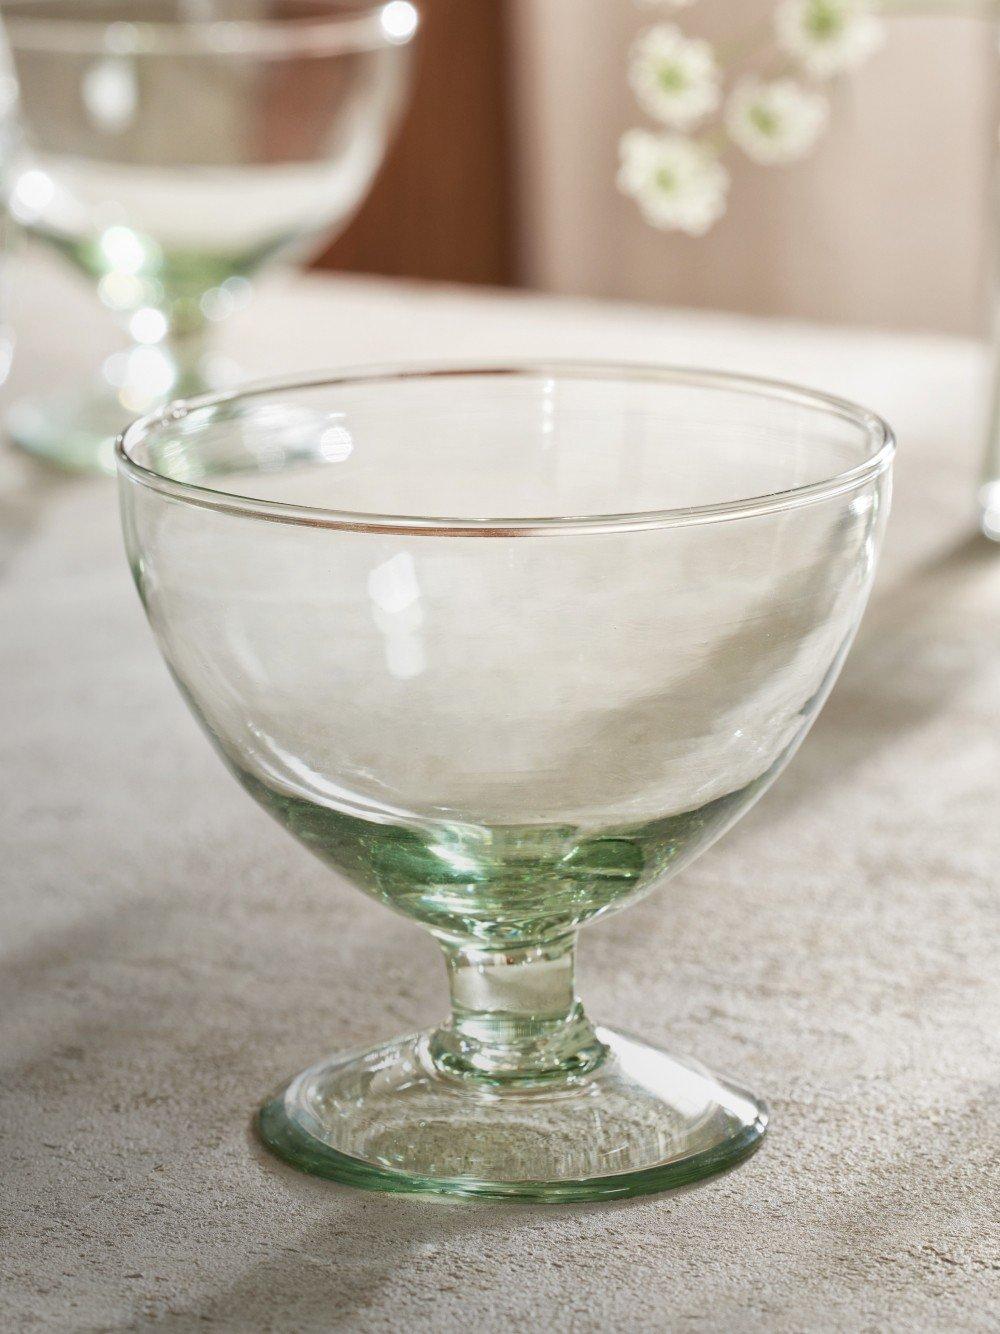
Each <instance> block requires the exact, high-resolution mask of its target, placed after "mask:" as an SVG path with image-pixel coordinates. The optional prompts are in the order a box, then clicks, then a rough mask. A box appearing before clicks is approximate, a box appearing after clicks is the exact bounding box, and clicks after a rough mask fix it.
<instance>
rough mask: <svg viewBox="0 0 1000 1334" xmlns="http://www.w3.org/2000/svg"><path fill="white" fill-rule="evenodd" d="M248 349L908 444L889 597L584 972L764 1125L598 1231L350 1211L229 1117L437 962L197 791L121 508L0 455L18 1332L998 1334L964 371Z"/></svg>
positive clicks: (438, 304)
mask: <svg viewBox="0 0 1000 1334" xmlns="http://www.w3.org/2000/svg"><path fill="white" fill-rule="evenodd" d="M30 292H31V296H32V301H31V302H30V303H28V302H25V301H24V300H22V307H21V315H22V319H21V324H22V326H23V334H22V343H21V348H20V358H19V366H18V370H17V378H18V379H20V380H21V382H22V383H23V382H24V381H26V380H29V379H34V380H35V381H36V382H38V381H40V380H43V379H45V378H46V377H47V376H48V375H51V374H52V373H53V371H52V369H51V368H52V367H69V366H70V365H71V364H73V362H74V361H75V360H78V359H79V356H80V349H81V348H84V349H85V350H88V351H90V352H92V351H93V348H94V346H95V345H96V343H97V341H98V337H97V335H96V334H95V336H94V338H90V337H89V336H84V337H76V338H75V339H74V341H73V342H72V343H71V342H70V341H69V340H68V339H67V338H66V336H65V335H64V334H63V333H62V330H63V329H65V328H68V327H76V326H75V325H71V321H73V320H75V319H76V318H78V315H77V306H76V303H75V298H73V300H70V296H69V295H67V294H66V293H65V292H64V289H63V288H62V287H61V286H60V287H59V289H58V291H56V290H55V289H51V290H50V287H49V285H48V284H47V282H43V281H42V280H41V279H40V278H39V279H38V281H37V283H36V282H34V281H33V282H32V285H31V289H30ZM82 313H83V314H85V309H84V311H83V312H82ZM54 314H56V315H57V318H56V319H55V320H53V315H54ZM231 337H232V340H233V342H234V345H236V346H239V347H241V348H242V350H243V351H244V353H245V357H246V361H247V364H248V366H249V367H250V368H251V369H254V370H257V371H260V370H262V369H264V368H267V367H271V368H273V369H275V370H278V369H287V368H290V367H292V366H295V365H299V366H307V365H311V366H315V365H320V364H322V363H324V362H333V361H336V360H342V361H343V360H349V361H358V360H364V359H366V358H373V357H378V356H396V355H399V354H405V353H410V354H412V353H413V352H414V350H417V351H418V352H420V353H430V352H434V353H441V354H446V353H449V352H451V353H455V352H456V351H460V352H462V353H463V354H466V355H467V354H469V353H470V351H475V352H476V353H480V354H484V355H485V354H486V353H496V354H500V353H503V352H508V353H510V352H512V351H513V352H516V353H521V354H524V353H527V352H530V351H537V352H548V353H559V354H562V355H568V354H572V353H583V352H588V353H591V354H597V355H603V356H630V357H641V358H648V359H655V358H659V359H674V360H681V361H685V362H708V363H715V364H718V365H725V366H736V367H740V368H743V369H750V370H759V371H770V372H773V373H777V374H780V375H784V376H788V377H792V378H798V379H801V380H804V381H807V382H811V383H813V384H816V385H820V386H825V387H829V388H835V389H838V390H841V391H843V392H844V393H846V394H851V395H855V396H857V397H860V398H862V399H866V400H870V401H871V403H872V405H873V406H876V407H878V408H881V409H882V410H883V411H884V412H885V413H886V414H887V415H888V416H890V417H891V418H892V419H893V420H894V421H895V423H896V425H897V427H898V429H899V433H900V436H901V442H902V443H901V452H900V459H899V469H898V492H897V505H896V511H895V515H894V518H893V521H892V524H891V529H890V536H889V540H888V547H887V551H886V555H885V562H884V566H883V570H882V575H881V578H880V581H879V585H878V588H877V591H876V595H875V600H874V603H873V605H872V608H871V611H870V613H869V616H868V618H867V621H866V623H865V625H864V627H863V630H862V634H861V637H860V640H859V642H858V644H857V646H856V649H855V651H854V653H853V655H852V657H851V659H850V662H849V665H848V667H847V669H846V671H845V674H844V677H843V679H842V681H841V683H840V685H839V686H838V687H837V689H836V692H835V694H834V696H833V698H832V699H831V701H830V703H829V705H828V706H827V709H826V711H825V713H824V715H823V717H822V718H821V720H820V722H819V723H818V725H817V726H816V728H815V730H814V732H813V734H812V735H811V737H810V738H809V740H808V741H807V742H806V744H805V746H804V748H803V750H802V752H801V754H800V756H799V757H798V758H797V760H796V761H795V763H794V764H793V766H792V768H791V769H790V770H789V772H788V774H787V775H785V777H784V778H783V779H782V781H781V782H780V784H779V785H778V786H777V787H776V788H775V790H774V791H773V792H772V793H771V794H770V795H769V796H768V797H767V798H766V799H765V800H764V801H763V802H762V803H761V805H760V806H759V807H757V809H756V810H755V811H753V812H752V814H751V815H750V816H749V817H748V818H747V819H746V820H745V821H744V822H743V824H742V825H741V826H740V827H739V828H737V829H736V830H735V831H733V832H732V833H731V834H730V835H729V836H728V837H727V838H726V839H725V840H724V841H723V842H722V843H721V844H719V845H718V846H717V847H716V848H715V849H714V850H713V851H711V852H710V853H709V854H707V855H706V856H705V857H704V858H703V859H702V860H701V862H700V863H698V864H697V865H696V866H695V867H694V868H692V869H691V870H689V871H688V872H686V873H685V874H684V875H683V876H682V877H681V878H679V879H678V880H677V881H676V882H674V883H672V884H671V885H670V886H669V887H668V888H666V889H665V890H662V891H661V892H660V893H659V894H657V895H655V896H654V897H653V898H651V899H650V900H647V901H646V902H645V903H644V904H642V905H640V906H638V907H636V908H633V909H631V910H630V911H628V912H626V913H624V914H622V915H621V916H620V917H617V918H614V919H613V920H611V921H609V922H607V923H605V924H603V925H599V926H597V927H595V928H593V930H591V931H589V932H586V933H585V936H584V941H583V946H582V955H583V959H582V979H581V981H582V988H583V991H584V994H585V996H586V999H587V1001H588V1003H589V1007H590V1009H591V1011H592V1012H593V1013H594V1014H595V1015H596V1016H599V1017H601V1018H603V1019H605V1020H607V1021H611V1022H614V1023H616V1024H618V1025H621V1026H623V1027H625V1028H631V1029H635V1030H638V1031H640V1032H641V1033H643V1034H644V1035H646V1036H648V1037H649V1038H651V1039H655V1040H658V1041H661V1042H663V1043H664V1044H668V1045H670V1046H672V1047H674V1048H675V1049H676V1050H678V1051H682V1052H684V1051H687V1052H696V1053H697V1054H698V1055H699V1056H701V1057H702V1059H704V1060H705V1061H706V1062H709V1063H710V1064H712V1065H715V1066H717V1067H719V1068H721V1069H723V1070H729V1071H731V1072H732V1073H734V1074H736V1075H738V1076H741V1077H742V1078H744V1079H745V1080H746V1081H748V1082H749V1083H751V1084H752V1085H753V1087H755V1088H757V1089H760V1090H761V1091H762V1092H764V1093H766V1094H767V1096H768V1097H769V1098H770V1100H771V1103H772V1107H773V1110H774V1125H773V1130H772V1132H771V1134H770V1135H769V1138H768V1141H767V1143H766V1145H765V1147H764V1149H763V1150H762V1151H761V1153H759V1154H758V1155H757V1157H756V1158H754V1159H753V1160H752V1161H751V1162H749V1163H748V1164H746V1165H744V1166H742V1167H740V1168H739V1169H738V1170H736V1171H735V1172H733V1173H731V1174H730V1175H728V1176H726V1177H723V1178H720V1179H717V1180H714V1181H711V1182H708V1183H706V1184H705V1185H703V1186H700V1187H698V1188H696V1189H692V1190H689V1191H687V1192H685V1193H681V1194H675V1195H672V1196H661V1197H659V1198H651V1199H644V1200H640V1201H636V1202H623V1203H616V1204H610V1205H600V1206H597V1205H595V1206H589V1207H585V1208H580V1207H555V1208H544V1207H540V1206H516V1205H504V1206H497V1205H488V1204H473V1203H467V1202H438V1201H427V1200H420V1199H407V1198H402V1197H396V1198H393V1197H388V1196H377V1195H365V1194H361V1193H355V1192H352V1191H350V1190H347V1189H341V1188H337V1187H334V1186H331V1185H328V1184H325V1183H322V1182H317V1181H312V1180H309V1179H307V1178H305V1177H302V1176H299V1175H297V1174H295V1173H294V1172H292V1171H290V1170H286V1169H285V1168H284V1167H283V1166H281V1165H280V1164H278V1163H277V1162H275V1161H273V1160H271V1159H270V1158H268V1157H266V1156H265V1155H264V1154H263V1153H262V1152H260V1151H259V1150H258V1149H257V1148H256V1147H255V1145H254V1144H253V1143H252V1141H251V1139H250V1137H249V1134H248V1121H249V1117H250V1113H251V1111H252V1109H253V1107H254V1104H255V1103H256V1101H257V1100H258V1098H259V1097H260V1096H261V1095H262V1094H263V1093H264V1092H266V1091H267V1090H268V1088H269V1087H270V1086H272V1085H273V1084H275V1083H276V1082H277V1081H278V1080H279V1079H280V1078H281V1077H282V1076H284V1075H286V1074H288V1073H290V1072H292V1071H294V1070H296V1069H297V1068H299V1067H301V1066H303V1065H304V1064H306V1063H307V1062H309V1061H310V1060H311V1059H313V1058H314V1057H316V1056H318V1055H320V1054H321V1053H323V1052H324V1050H329V1049H332V1048H334V1047H335V1046H338V1045H349V1044H358V1043H364V1042H368V1041H371V1040H374V1039H377V1038H379V1037H383V1036H387V1035H388V1034H390V1033H395V1032H399V1031H402V1030H405V1029H408V1028H412V1027H415V1026H417V1025H419V1024H422V1023H424V1022H427V1021H429V1020H431V1019H433V1018H434V1017H435V1016H436V1014H437V1013H438V1011H439V1009H440V1007H441V1005H442V1002H443V986H442V977H441V971H442V970H441V969H440V965H439V964H438V963H437V960H436V958H435V953H436V951H435V949H434V947H433V945H432V944H431V943H430V941H429V940H428V939H427V938H425V937H424V936H423V935H422V934H421V932H420V931H419V930H417V929H415V928H411V927H410V926H409V925H408V924H407V923H405V922H404V921H402V920H401V919H396V918H394V917H392V916H391V915H390V914H389V913H387V912H385V911H384V910H382V909H380V908H379V907H377V906H376V905H374V904H372V903H369V902H367V901H366V900H364V899H363V898H362V897H361V895H359V894H357V893H356V892H353V891H351V890H350V889H348V888H347V887H346V886H343V885H341V884H338V883H337V882H336V880H335V879H334V877H332V876H331V874H330V873H329V872H328V871H326V870H324V869H323V868H322V867H321V866H320V865H319V863H317V862H314V861H312V860H311V859H310V857H309V856H308V854H307V853H305V852H304V851H303V850H302V849H300V848H299V847H297V846H296V845H295V844H293V842H292V841H291V840H290V839H289V838H288V837H287V836H286V835H285V834H284V833H283V832H282V831H281V830H279V829H278V827H277V826H276V825H273V824H271V823H270V822H269V821H268V820H267V819H266V818H265V817H264V816H263V815H262V814H261V813H260V812H259V811H257V810H256V809H255V808H254V807H253V806H252V804H251V803H250V801H249V799H248V798H247V797H246V796H244V795H243V794H242V793H241V792H240V791H239V790H238V789H237V787H236V785H235V783H233V781H232V780H231V779H230V778H229V777H228V776H227V775H226V774H225V773H224V772H223V770H222V768H221V766H220V765H219V764H218V762H217V761H216V760H215V759H214V757H213V756H212V755H211V753H210V751H209V749H208V747H207V746H206V744H205V742H204V740H203V739H202V737H201V736H200V735H199V733H198V731H197V728H196V726H195V724H194V723H193V721H192V720H191V719H190V718H189V717H188V716H187V714H186V712H185V709H184V706H183V704H182V702H181V700H180V698H179V696H178V695H177V693H176V691H175V689H174V688H173V686H172V685H171V683H170V681H169V680H168V678H167V675H166V672H165V670H164V668H163V666H162V665H161V663H160V660H159V658H158V656H157V653H156V650H155V647H154V645H153V641H152V639H151V637H150V635H149V633H148V631H147V629H146V627H145V625H144V623H143V620H142V616H141V612H140V609H139V606H138V602H137V600H136V598H135V595H134V593H133V591H132V589H131V587H130V585H129V582H128V578H127V573H126V569H125V565H124V561H123V559H122V555H121V552H120V549H119V537H118V533H117V528H116V514H115V501H114V494H113V491H112V489H111V487H110V486H108V485H107V484H105V483H100V482H97V483H81V482H77V481H67V480H55V479H52V478H43V477H42V475H41V474H39V473H37V472H35V471H34V470H33V469H31V468H29V467H27V466H24V465H22V464H20V463H19V462H18V461H16V460H14V459H13V458H11V457H10V456H0V472H2V474H3V487H2V498H0V521H2V529H0V531H2V542H0V565H2V571H0V622H2V624H3V627H4V629H3V634H2V636H0V680H2V690H0V760H2V775H0V783H2V790H3V826H4V827H3V838H4V843H5V845H6V848H5V851H4V854H3V860H2V863H0V876H2V879H3V896H2V904H3V907H2V914H3V931H2V949H3V964H2V975H0V991H2V996H0V1004H2V1012H3V1035H4V1036H3V1043H2V1070H3V1074H2V1087H3V1093H2V1112H0V1155H2V1161H3V1170H2V1177H0V1190H2V1193H3V1208H4V1211H5V1214H6V1218H5V1225H6V1226H5V1240H4V1242H3V1246H2V1248H0V1271H5V1272H6V1281H5V1283H4V1285H3V1287H2V1289H0V1312H3V1315H4V1318H3V1319H2V1320H0V1323H3V1324H4V1325H5V1327H6V1328H11V1329H31V1328H38V1329H43V1330H47V1331H48V1330H54V1331H63V1330H66V1331H69V1330H73V1331H77V1330H132V1329H161V1328H162V1329H164V1330H170V1331H187V1330H197V1329H204V1328H216V1329H220V1330H309V1331H311V1330H325V1329H346V1330H362V1331H368V1330H389V1329H393V1330H394V1329H414V1330H434V1331H437V1330H448V1329H456V1330H457V1329H470V1328H475V1329H482V1330H503V1329H506V1328H511V1327H514V1328H525V1329H527V1328H536V1327H537V1328H547V1329H553V1330H559V1331H562V1330H565V1331H589V1330H606V1329H624V1330H663V1329H670V1330H674V1329H677V1330H688V1329H692V1330H706V1331H715V1330H727V1331H757V1330H760V1331H800V1330H844V1331H858V1330H871V1331H876V1330H877V1331H882V1330H886V1329H892V1330H919V1331H928V1330H935V1331H936V1330H940V1331H946V1330H949V1331H950V1330H978V1331H987V1330H993V1329H996V1328H997V1323H998V1319H1000V1241H998V1227H997V1214H998V1203H1000V1165H998V1140H1000V1135H998V1131H997V1099H998V1083H1000V1077H998V1070H1000V1039H998V1033H1000V981H998V961H997V938H998V933H997V917H998V906H997V904H998V891H997V867H998V865H1000V820H998V819H997V798H998V773H1000V764H998V760H1000V727H998V721H1000V719H998V714H1000V647H998V646H1000V636H998V631H1000V551H997V550H995V549H990V548H986V547H985V545H984V544H981V543H980V541H979V540H978V539H977V538H976V537H975V535H974V525H973V520H972V510H971V505H970V493H971V487H972V476H973V470H974V453H975V449H974V445H975V436H976V423H977V420H978V412H977V408H978V397H977V392H976V391H977V389H978V380H979V376H980V375H981V370H982V367H981V353H980V351H979V349H978V348H976V347H975V346H974V345H971V344H965V343H958V342H952V341H944V340H929V339H904V338H893V337H888V336H876V335H861V334H849V333H843V332H837V331H822V330H818V329H815V328H808V327H801V326H799V327H795V326H788V325H777V324H773V325H769V324H760V323H753V322H749V321H737V320H733V319H723V318H717V317H710V316H692V315H684V314H677V313H662V314H654V313H651V312H648V311H647V312H642V313H640V312H634V311H629V310H627V309H622V308H618V309H611V310H606V311H602V310H600V309H599V308H596V307H589V308H588V307H584V306H580V305H570V306H565V305H562V306H561V305H556V304H552V303H545V302H540V301H536V300H525V299H520V298H510V299H508V298H503V299H501V298H491V297H478V298H470V297H466V296H461V295H458V294H448V293H436V292H433V291H428V292H418V291H414V290H413V289H410V290H406V289H399V288H394V287H391V286H389V285H370V286H369V285H366V284H364V283H360V282H352V283H344V284H335V283H332V282H323V281H322V280H314V281H313V282H311V283H306V282H302V283H299V284H298V285H297V286H296V287H295V288H294V289H292V290H291V291H286V292H285V294H284V295H283V294H282V293H281V292H278V291H275V292H272V293H271V294H269V295H267V296H265V297H264V298H263V299H262V300H261V301H260V302H259V304H258V305H257V307H256V308H255V310H254V311H253V313H252V314H251V315H250V316H249V317H247V318H246V319H244V321H243V322H242V324H241V325H240V326H238V327H234V328H233V330H232V331H231ZM46 344H47V345H46ZM56 373H58V374H61V373H63V372H62V371H61V370H57V371H56Z"/></svg>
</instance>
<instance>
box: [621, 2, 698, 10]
mask: <svg viewBox="0 0 1000 1334" xmlns="http://www.w3.org/2000/svg"><path fill="white" fill-rule="evenodd" d="M635 3H636V4H637V5H638V6H639V8H640V9H688V8H690V6H691V5H693V4H694V0H635Z"/></svg>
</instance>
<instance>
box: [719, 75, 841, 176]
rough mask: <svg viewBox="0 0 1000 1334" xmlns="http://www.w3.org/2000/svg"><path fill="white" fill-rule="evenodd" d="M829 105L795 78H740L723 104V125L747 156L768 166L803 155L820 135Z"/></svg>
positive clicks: (823, 98)
mask: <svg viewBox="0 0 1000 1334" xmlns="http://www.w3.org/2000/svg"><path fill="white" fill-rule="evenodd" d="M828 117H829V106H828V103H827V100H826V98H825V97H824V96H823V94H822V93H818V92H812V91H810V90H809V89H807V88H803V87H802V85H801V84H800V83H796V82H795V80H794V79H775V80H773V81H772V82H763V81H762V80H760V79H752V78H748V79H742V80H741V81H740V82H739V83H738V84H737V85H736V87H735V88H734V89H733V91H732V94H731V95H730V98H729V102H728V104H727V106H726V127H727V129H728V130H729V134H730V137H731V138H732V140H733V142H734V143H736V144H739V146H740V148H742V149H743V151H744V153H746V155H747V157H750V158H753V160H754V161H755V162H761V163H763V164H764V165H765V166H770V165H772V164H773V163H776V162H793V161H794V160H795V159H796V158H799V157H804V156H805V154H806V153H808V152H809V150H810V149H811V148H812V146H813V144H814V143H815V142H816V140H817V139H818V138H819V136H820V135H821V134H822V132H823V130H824V129H825V127H826V122H827V119H828Z"/></svg>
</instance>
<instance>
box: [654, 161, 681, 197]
mask: <svg viewBox="0 0 1000 1334" xmlns="http://www.w3.org/2000/svg"><path fill="white" fill-rule="evenodd" d="M653 180H654V181H655V182H656V188H657V190H662V192H663V193H664V194H665V195H668V194H670V193H671V192H672V191H673V190H674V189H675V188H676V186H677V177H676V176H675V175H674V173H673V172H672V171H671V170H670V168H669V167H660V169H659V170H658V171H657V173H656V175H655V176H654V177H653Z"/></svg>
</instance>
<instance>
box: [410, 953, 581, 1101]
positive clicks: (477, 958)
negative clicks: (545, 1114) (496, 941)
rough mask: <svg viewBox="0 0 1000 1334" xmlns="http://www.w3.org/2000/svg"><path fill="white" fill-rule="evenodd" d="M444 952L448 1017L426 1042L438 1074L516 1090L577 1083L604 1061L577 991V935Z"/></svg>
mask: <svg viewBox="0 0 1000 1334" xmlns="http://www.w3.org/2000/svg"><path fill="white" fill-rule="evenodd" d="M442 948H443V950H444V955H445V962H446V965H447V968H448V984H449V987H450V991H451V1017H450V1019H449V1020H448V1021H447V1022H446V1023H445V1024H443V1025H442V1026H441V1027H440V1028H438V1029H436V1030H435V1032H434V1033H433V1034H432V1035H431V1039H430V1043H429V1052H430V1056H431V1059H432V1060H433V1062H434V1064H435V1066H436V1067H437V1069H438V1070H439V1072H440V1073H442V1074H445V1075H449V1076H452V1077H455V1076H458V1077H460V1078H462V1079H463V1080H474V1081H477V1082H479V1083H480V1084H484V1085H489V1086H492V1087H495V1088H502V1087H509V1088H511V1089H514V1088H525V1087H530V1086H542V1085H544V1086H551V1085H552V1084H554V1083H558V1082H560V1081H562V1082H569V1083H572V1082H574V1081H575V1080H576V1079H578V1078H579V1077H580V1076H582V1075H586V1074H589V1073H590V1072H591V1071H593V1070H596V1069H597V1068H598V1067H599V1066H600V1065H601V1063H602V1062H603V1061H604V1059H605V1057H606V1055H607V1048H606V1047H605V1046H604V1044H603V1043H602V1042H601V1041H600V1040H599V1039H598V1037H597V1034H596V1033H595V1031H594V1028H593V1025H592V1024H591V1022H590V1020H589V1019H588V1018H587V1016H586V1014H585V1013H584V1010H583V1006H582V1005H581V1004H580V1002H579V1000H578V999H577V997H576V992H575V989H574V980H573V972H574V963H575V957H576V937H575V935H573V936H568V937H564V938H562V939H560V940H557V941H549V942H547V943H546V944H544V945H534V946H526V947H523V948H518V949H509V948H508V949H503V950H484V949H482V948H480V947H468V946H464V945H457V944H454V943H452V942H445V941H443V942H442Z"/></svg>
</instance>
